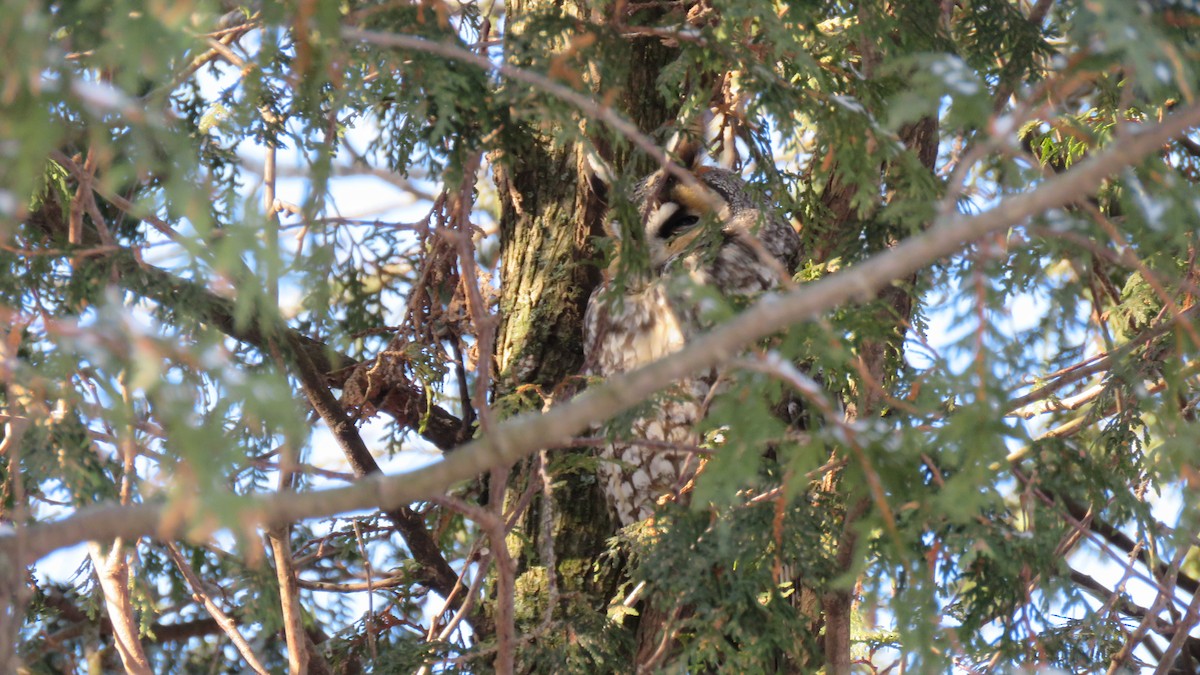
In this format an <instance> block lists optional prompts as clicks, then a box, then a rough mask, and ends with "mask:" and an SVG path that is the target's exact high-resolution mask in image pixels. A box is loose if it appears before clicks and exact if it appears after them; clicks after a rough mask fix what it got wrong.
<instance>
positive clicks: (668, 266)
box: [635, 167, 800, 294]
mask: <svg viewBox="0 0 1200 675" xmlns="http://www.w3.org/2000/svg"><path fill="white" fill-rule="evenodd" d="M693 175H694V176H695V177H696V179H697V180H696V181H695V182H694V183H684V182H682V181H680V180H678V179H677V178H676V177H674V176H672V175H671V174H669V173H667V172H665V171H659V172H656V173H654V174H651V175H650V176H649V177H647V178H646V179H645V180H643V181H642V182H641V183H640V184H639V185H638V188H637V190H636V192H635V198H636V199H637V200H638V203H639V205H640V210H641V214H642V223H643V227H644V230H643V235H644V238H645V242H646V246H647V249H648V252H649V257H650V265H651V269H652V270H653V272H654V273H655V274H656V275H659V274H664V273H665V274H671V273H673V272H675V271H677V269H678V271H686V272H687V273H689V274H690V275H691V276H692V277H693V278H694V279H696V280H697V281H699V282H700V283H704V284H715V285H716V286H717V287H718V288H719V289H720V290H721V291H722V292H724V293H726V294H750V293H756V292H758V291H762V290H765V289H767V288H771V287H773V286H774V285H775V284H776V283H777V281H778V273H779V269H778V268H777V269H771V267H772V265H771V264H770V261H765V260H764V257H768V256H769V257H771V258H774V259H775V260H776V261H778V262H779V266H778V267H781V268H782V269H783V270H786V272H787V273H788V274H790V273H791V271H792V270H793V269H795V267H796V264H797V263H798V253H799V246H800V241H799V237H798V236H797V235H796V232H795V230H793V229H792V226H791V225H790V224H789V223H788V222H787V221H786V220H785V219H784V218H783V217H782V216H781V215H779V214H777V213H774V212H769V211H767V210H766V209H765V208H763V207H762V206H761V205H760V203H759V202H758V200H756V199H755V198H754V197H753V195H752V194H751V193H749V192H748V191H747V189H746V183H745V182H744V181H743V180H742V179H741V178H740V177H738V176H737V175H736V174H734V173H733V172H730V171H726V170H724V169H714V168H708V167H700V168H699V169H697V170H696V171H695V173H694V174H693ZM680 268H681V269H680Z"/></svg>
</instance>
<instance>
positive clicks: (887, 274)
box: [0, 104, 1200, 564]
mask: <svg viewBox="0 0 1200 675" xmlns="http://www.w3.org/2000/svg"><path fill="white" fill-rule="evenodd" d="M1198 124H1200V104H1197V105H1191V106H1186V107H1180V108H1179V110H1178V112H1176V113H1174V114H1172V115H1171V116H1169V117H1167V118H1166V119H1165V120H1164V121H1163V122H1161V123H1159V124H1154V125H1147V126H1146V127H1144V128H1142V129H1140V130H1139V131H1138V132H1137V133H1131V134H1128V135H1124V136H1122V137H1120V138H1119V139H1118V140H1116V141H1115V142H1113V143H1112V144H1111V145H1110V146H1109V147H1108V148H1107V149H1106V150H1105V151H1103V152H1100V153H1097V154H1095V155H1093V156H1091V157H1090V158H1088V159H1086V160H1084V161H1083V162H1080V163H1078V164H1076V165H1075V166H1074V167H1073V168H1072V169H1070V170H1069V171H1066V172H1064V173H1062V174H1060V175H1058V176H1054V177H1051V178H1049V179H1047V180H1046V181H1045V182H1044V183H1043V184H1042V185H1041V186H1040V187H1038V188H1037V189H1036V190H1034V191H1033V192H1030V193H1028V194H1024V195H1014V196H1011V197H1008V198H1006V199H1004V200H1002V201H1001V202H1000V203H999V204H997V205H996V207H995V208H993V209H991V210H990V211H986V212H984V213H981V214H979V215H976V216H966V215H961V214H959V215H954V216H952V217H945V218H942V219H939V221H938V222H937V223H936V224H935V225H934V226H933V227H931V228H930V229H929V230H928V231H926V232H924V233H922V234H919V235H916V236H914V237H912V238H910V239H908V240H906V241H904V242H903V243H901V244H900V245H898V246H896V247H895V248H893V249H891V250H889V251H887V252H885V253H882V254H880V255H876V256H874V257H872V258H870V259H868V260H866V261H864V262H863V263H861V264H858V265H855V266H854V267H851V268H849V269H846V270H844V271H842V272H838V273H835V274H832V275H830V276H828V277H826V278H824V279H821V280H819V281H816V282H813V283H809V284H804V285H801V286H800V287H799V288H797V289H795V290H792V291H790V292H788V293H785V294H780V295H769V296H767V297H764V298H762V299H761V300H760V301H758V302H757V303H755V304H754V305H753V306H752V307H750V308H749V309H748V310H746V311H745V312H743V313H742V314H740V315H739V316H738V317H737V318H736V319H735V320H733V321H730V322H726V323H724V324H722V325H720V326H718V327H717V328H716V329H714V330H713V331H712V332H710V333H708V334H707V335H704V336H702V337H700V338H698V339H697V340H696V341H695V342H693V343H692V344H690V345H689V346H687V347H686V348H685V349H683V350H681V351H679V352H677V353H675V354H673V355H671V356H670V357H667V358H665V359H662V360H660V361H656V362H654V363H651V364H649V365H647V366H645V367H643V368H639V369H637V370H635V371H632V372H629V373H625V374H623V375H620V376H618V377H614V378H611V379H610V380H609V381H608V382H607V383H606V384H605V385H603V386H599V387H596V388H593V389H589V390H587V391H585V392H583V393H582V394H581V395H580V396H578V397H577V398H575V399H574V400H572V401H570V402H568V403H566V404H565V405H563V406H561V407H559V408H556V409H554V410H552V411H551V412H549V413H547V414H545V415H542V414H538V413H526V414H523V415H519V416H517V417H514V418H512V419H510V420H509V421H507V422H505V423H504V424H500V425H498V426H497V427H496V428H495V429H493V431H492V432H491V433H489V434H487V435H486V436H484V437H482V438H479V439H477V440H475V441H473V442H471V443H468V444H466V445H464V446H462V447H461V448H460V449H458V450H457V451H455V452H454V453H451V454H448V455H447V456H446V458H445V459H444V460H443V461H441V462H438V463H436V464H433V465H431V466H428V467H425V468H422V469H419V470H417V471H413V472H411V473H407V474H402V475H396V476H381V475H377V476H372V477H370V478H366V479H364V480H362V481H360V482H359V483H357V484H355V485H351V486H347V487H342V488H335V489H329V490H323V491H318V492H311V493H303V494H277V495H273V496H265V497H258V498H248V499H247V500H246V507H245V510H244V511H243V513H242V514H240V522H242V523H249V522H257V523H258V524H260V525H263V526H267V525H271V524H275V523H287V522H293V521H296V520H302V519H306V518H317V517H323V516H328V515H332V514H335V513H343V512H347V511H354V510H360V509H374V508H377V507H382V508H385V509H391V508H396V507H399V506H402V505H405V504H409V503H412V502H414V501H418V500H421V499H427V498H429V497H430V496H432V495H435V494H438V493H441V492H443V491H444V490H445V489H446V488H447V487H449V486H450V485H452V484H454V483H456V482H458V481H463V480H467V479H469V478H472V477H474V476H475V475H477V474H478V473H480V472H481V471H484V470H486V469H488V468H490V467H494V466H507V465H509V464H512V463H513V462H515V461H516V460H518V459H521V458H522V457H525V456H527V455H529V454H531V453H533V452H536V451H537V450H539V449H542V448H547V447H555V446H558V445H561V444H563V443H566V442H568V441H569V440H570V438H571V437H572V436H574V435H576V434H578V433H580V432H582V431H584V430H585V429H587V428H588V427H589V426H591V425H593V424H596V423H598V422H600V421H602V420H605V419H608V418H610V417H613V416H614V415H616V414H618V413H620V412H622V411H624V410H628V409H629V408H631V407H633V406H635V405H637V404H638V403H639V402H640V401H642V400H645V399H646V398H648V397H649V396H651V395H652V394H654V393H655V392H656V391H658V390H659V389H661V388H663V387H665V386H667V385H668V384H669V383H671V382H675V381H678V380H679V379H681V378H683V377H687V376H688V375H690V374H691V373H694V372H696V371H699V370H703V369H706V368H711V367H714V366H716V365H717V364H720V363H722V362H724V361H727V360H728V359H730V358H732V357H733V356H734V355H736V354H738V353H739V352H740V351H741V350H742V349H744V348H745V346H746V345H748V344H751V343H753V342H754V341H756V340H759V339H761V338H763V337H766V336H768V335H770V334H772V333H775V332H778V331H780V330H783V329H784V328H786V327H788V326H789V325H792V324H796V323H800V322H802V321H808V320H812V319H814V318H816V317H818V316H820V315H821V313H823V312H825V311H828V310H829V309H832V308H834V307H836V306H838V305H840V304H842V303H845V302H849V301H852V300H859V299H863V298H871V297H874V294H875V293H877V292H878V291H879V290H880V289H882V288H885V287H886V286H887V285H888V284H890V283H891V282H892V281H893V280H896V279H902V278H904V277H905V276H907V275H909V274H912V273H913V272H915V271H917V270H919V269H921V268H922V267H924V266H926V265H928V264H930V263H932V262H933V261H936V260H937V259H939V258H942V257H945V256H948V255H951V254H953V253H955V252H956V251H958V250H960V249H961V248H962V247H963V246H964V245H966V244H967V243H969V242H971V241H974V240H976V239H978V238H980V237H982V236H984V235H986V234H988V233H990V232H994V231H997V230H1000V229H1003V228H1006V227H1011V226H1014V225H1018V224H1021V223H1022V222H1024V221H1025V219H1027V218H1029V217H1031V216H1033V215H1036V214H1038V213H1042V212H1045V211H1047V210H1050V209H1054V208H1060V207H1063V206H1066V205H1068V204H1071V203H1073V202H1074V201H1076V199H1077V197H1078V195H1079V194H1085V193H1088V192H1090V191H1091V190H1094V189H1096V188H1097V187H1098V186H1099V185H1100V183H1101V181H1102V180H1103V179H1104V178H1106V177H1107V176H1109V175H1111V174H1112V173H1114V172H1116V171H1118V170H1120V169H1121V168H1123V167H1125V166H1128V165H1130V164H1132V163H1134V162H1138V161H1141V160H1142V159H1143V158H1145V157H1146V156H1148V155H1150V154H1151V153H1153V152H1155V151H1156V150H1157V149H1158V148H1159V147H1161V145H1162V144H1163V143H1165V142H1167V141H1168V140H1169V139H1171V138H1174V137H1176V136H1178V135H1179V134H1180V133H1182V132H1184V131H1185V130H1187V129H1189V128H1191V127H1194V126H1196V125H1198ZM165 513H166V511H165V509H164V508H163V505H162V504H141V505H136V506H129V507H118V506H112V505H108V506H99V507H96V508H91V509H85V510H81V511H78V512H77V513H76V514H75V515H73V516H71V517H69V518H66V519H64V520H61V521H57V522H52V523H45V524H40V525H34V526H32V527H29V528H27V529H25V530H24V532H23V537H22V542H21V543H22V544H23V546H21V547H20V548H18V546H17V539H16V537H14V536H13V535H11V534H9V535H4V536H0V555H5V556H8V557H10V558H16V559H17V560H19V561H20V564H27V563H29V562H32V561H34V560H37V559H39V558H41V557H42V556H44V555H46V554H48V553H50V552H52V551H55V550H57V549H59V548H62V547H64V546H70V545H73V544H75V543H78V542H80V541H85V540H88V539H95V538H112V537H116V536H124V537H131V538H132V537H138V536H147V535H152V536H157V537H159V538H163V539H169V538H174V537H177V536H179V535H180V534H181V533H182V532H183V531H184V528H185V526H186V523H182V522H177V521H173V520H172V521H168V520H167V519H166V518H164V514H165Z"/></svg>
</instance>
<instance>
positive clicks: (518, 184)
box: [491, 0, 674, 670]
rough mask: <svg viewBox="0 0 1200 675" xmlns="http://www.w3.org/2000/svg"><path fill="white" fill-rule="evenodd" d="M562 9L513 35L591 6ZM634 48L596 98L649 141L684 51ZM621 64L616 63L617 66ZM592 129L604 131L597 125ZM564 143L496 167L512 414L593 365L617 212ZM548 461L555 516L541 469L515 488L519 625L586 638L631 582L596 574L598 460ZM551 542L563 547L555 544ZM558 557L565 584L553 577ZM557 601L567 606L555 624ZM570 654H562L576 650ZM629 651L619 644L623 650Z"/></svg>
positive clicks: (501, 156)
mask: <svg viewBox="0 0 1200 675" xmlns="http://www.w3.org/2000/svg"><path fill="white" fill-rule="evenodd" d="M561 4H562V3H558V2H551V1H548V0H529V1H524V2H520V1H517V2H510V3H509V4H508V7H507V15H508V20H509V22H510V32H513V33H515V32H516V31H519V29H520V26H521V20H522V18H524V17H527V16H529V15H531V14H534V13H538V12H551V11H573V12H574V13H575V14H580V13H582V11H583V8H582V7H581V6H579V5H574V6H572V7H571V8H569V9H567V10H563V9H557V10H556V9H555V7H559V6H561ZM625 44H626V45H627V47H628V59H629V63H630V67H629V69H628V73H629V77H628V80H627V81H626V82H624V83H607V82H594V83H592V86H593V88H594V89H595V90H596V91H597V92H602V93H600V94H599V95H600V96H601V97H603V94H604V93H608V92H609V91H611V90H615V89H618V88H619V90H620V92H619V95H618V96H617V97H616V98H615V99H614V100H615V101H616V107H618V108H620V109H621V112H622V114H623V115H625V116H626V117H628V118H630V119H632V120H633V121H634V122H635V123H636V124H637V125H638V127H639V128H641V129H642V130H643V131H653V130H655V129H656V128H658V127H660V126H661V125H662V124H663V123H664V122H665V121H666V120H668V119H670V118H671V117H672V115H671V111H672V110H673V109H674V106H673V105H672V106H669V105H668V104H667V103H666V102H665V101H663V100H662V99H661V97H660V96H659V95H658V93H657V91H656V88H655V83H656V80H657V78H658V73H659V69H660V68H661V67H662V66H663V65H665V64H666V63H667V62H668V61H669V59H670V58H671V55H672V53H673V50H671V49H668V48H666V47H664V46H662V45H661V44H660V42H659V41H658V40H644V39H636V40H631V41H628V42H626V43H625ZM609 57H611V54H609V55H606V58H609ZM588 124H589V125H595V124H598V122H595V121H590V120H589V121H588ZM557 131H560V130H550V131H546V132H545V133H538V134H533V133H531V134H529V135H527V136H524V137H522V138H521V140H520V141H519V143H520V145H519V146H516V147H514V146H513V145H510V146H508V147H506V148H505V150H504V152H503V153H496V154H495V155H493V156H492V157H491V160H492V164H493V166H494V167H495V176H496V183H497V186H498V188H499V194H500V199H501V218H500V239H501V268H500V274H501V277H500V283H501V289H502V296H501V301H500V314H501V323H500V326H499V330H498V333H497V338H496V382H495V389H494V392H493V393H494V397H495V401H496V402H497V403H498V404H499V407H500V408H501V409H502V410H505V411H506V412H507V411H513V410H519V409H527V408H529V407H531V406H542V405H545V404H546V401H531V400H529V399H527V398H523V396H524V393H525V392H528V391H529V388H528V387H529V386H530V385H533V386H534V387H536V388H537V390H538V391H540V393H541V394H542V395H543V397H547V399H546V400H547V401H552V400H561V399H562V398H565V397H567V396H570V395H571V393H573V392H575V391H577V390H578V389H579V388H580V386H581V385H582V382H581V381H580V380H579V379H578V374H579V371H580V368H581V366H582V364H583V340H582V338H583V328H582V326H583V315H584V311H585V308H586V305H587V301H588V297H589V296H590V295H591V292H592V290H593V289H594V288H595V287H596V285H597V284H598V283H599V281H600V266H601V265H602V264H603V263H602V261H601V260H599V259H598V254H597V252H596V250H595V248H594V247H593V246H592V243H591V240H592V239H593V238H594V237H597V236H603V234H604V228H603V218H604V216H605V212H606V211H607V208H608V205H607V204H606V203H605V201H604V198H603V197H602V196H601V195H598V194H597V193H596V192H595V191H594V190H593V188H592V185H593V183H592V180H591V175H590V173H589V168H588V165H587V161H586V159H585V157H586V155H585V154H584V150H583V147H582V145H581V144H580V143H568V144H562V143H557V144H556V143H555V142H554V138H553V137H554V136H555V135H556V132H557ZM600 132H601V133H607V130H600ZM598 144H599V145H604V144H603V143H602V142H601V143H598ZM605 151H606V152H607V148H605ZM621 155H622V153H620V151H618V154H617V156H616V157H613V158H612V159H613V160H614V161H615V162H616V163H617V165H618V166H620V165H621V164H620V163H621V162H624V161H638V162H639V164H644V165H645V168H646V169H647V171H648V170H649V161H648V158H632V157H631V158H626V157H623V156H621ZM544 456H546V457H549V458H550V461H549V466H548V467H546V468H547V474H546V475H547V476H548V478H549V480H550V482H551V485H552V491H551V494H552V499H551V502H552V503H551V504H549V505H547V504H546V503H545V500H544V499H543V498H542V497H543V492H542V490H541V489H539V485H540V482H539V472H538V470H537V469H538V460H537V459H536V458H535V459H532V460H529V461H526V462H524V463H522V464H521V465H519V466H518V467H516V469H515V470H514V471H513V472H512V474H511V475H510V480H509V483H510V484H509V485H508V496H507V498H506V503H507V504H508V505H509V508H508V509H506V510H509V509H511V508H512V507H513V506H514V505H517V504H518V503H519V502H520V500H522V497H523V495H525V493H526V491H529V490H532V492H531V494H532V498H530V497H528V496H526V497H525V499H530V502H529V504H530V505H529V508H528V509H526V510H525V512H524V513H523V514H522V515H521V518H520V521H519V522H518V523H517V525H516V528H515V531H514V532H513V533H512V535H510V536H509V538H508V541H509V548H510V552H511V555H512V556H513V558H514V560H515V561H516V563H517V575H518V578H517V582H516V597H515V614H516V619H517V622H518V623H519V624H522V625H524V626H525V627H526V629H527V630H528V632H536V629H537V627H538V626H539V625H540V626H543V627H546V626H549V625H551V624H546V623H544V622H545V620H546V619H547V618H551V619H555V620H557V619H567V620H569V621H570V623H571V626H572V627H573V628H574V630H578V631H579V632H581V633H584V632H587V631H589V630H590V629H591V630H594V629H599V630H606V629H607V627H609V624H608V620H607V618H606V608H607V606H608V603H609V601H610V600H611V598H612V597H613V595H614V594H615V592H616V590H617V584H618V583H619V582H620V573H621V570H620V565H619V564H604V565H601V566H597V565H596V563H597V560H598V559H600V558H601V557H602V556H603V555H604V554H605V552H606V551H607V550H608V540H609V538H611V537H612V535H613V534H614V533H615V531H616V528H617V525H616V523H615V521H613V520H612V519H611V517H610V514H609V513H608V508H607V505H606V504H605V502H604V498H603V496H602V494H601V492H600V489H599V485H598V483H597V481H596V477H595V471H594V466H592V465H591V461H592V460H591V457H592V452H591V451H590V450H580V449H573V450H571V449H560V450H556V451H554V452H552V453H546V454H545V455H544ZM547 536H548V537H549V538H550V540H551V542H547V541H546V537H547ZM550 543H552V546H550V545H549V544H550ZM550 556H553V569H554V574H553V576H551V575H550V574H549V573H548V571H547V567H548V565H547V563H548V562H549V561H548V560H547V558H548V557H550ZM552 589H553V590H552ZM551 595H553V596H556V597H557V598H558V600H559V602H558V603H557V606H556V607H554V608H552V611H553V613H552V614H548V613H547V612H548V611H550V609H548V607H547V603H548V598H549V596H551ZM522 632H526V631H525V630H523V631H522ZM567 632H568V629H567V628H566V627H558V628H557V629H556V628H550V629H549V630H545V631H544V635H543V636H541V637H540V638H539V640H541V641H542V644H541V645H540V646H541V647H542V648H543V649H544V648H545V647H547V644H546V642H547V641H549V642H554V641H555V640H556V639H557V637H562V636H564V635H565V634H566V633H567ZM556 636H557V637H556ZM569 642H570V640H569V639H568V640H564V641H563V642H562V643H561V644H554V645H551V647H552V649H568V650H569V649H571V648H572V645H570V644H569ZM619 643H620V640H619V639H617V638H615V637H614V643H613V646H616V645H617V644H619ZM518 669H519V670H533V669H536V665H535V664H518Z"/></svg>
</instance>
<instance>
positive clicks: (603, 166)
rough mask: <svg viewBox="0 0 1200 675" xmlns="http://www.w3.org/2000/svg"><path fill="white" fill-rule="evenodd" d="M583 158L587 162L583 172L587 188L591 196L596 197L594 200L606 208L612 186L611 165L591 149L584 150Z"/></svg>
mask: <svg viewBox="0 0 1200 675" xmlns="http://www.w3.org/2000/svg"><path fill="white" fill-rule="evenodd" d="M584 157H585V159H586V160H587V161H586V162H585V163H584V167H583V170H584V173H585V174H586V178H587V181H588V187H589V188H591V191H592V194H593V195H595V196H596V199H597V200H599V201H600V203H601V204H603V205H604V206H605V207H607V206H608V195H609V193H610V192H612V186H613V169H612V165H611V164H609V162H608V161H607V160H605V159H604V158H603V157H601V156H600V153H599V152H597V151H596V150H595V149H592V148H588V149H585V150H584Z"/></svg>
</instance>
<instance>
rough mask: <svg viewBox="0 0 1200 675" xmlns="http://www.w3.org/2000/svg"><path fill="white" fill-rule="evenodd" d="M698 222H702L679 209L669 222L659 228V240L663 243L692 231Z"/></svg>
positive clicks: (695, 216)
mask: <svg viewBox="0 0 1200 675" xmlns="http://www.w3.org/2000/svg"><path fill="white" fill-rule="evenodd" d="M698 222H700V217H699V216H697V215H694V214H691V213H688V212H687V211H684V210H683V209H679V210H677V211H675V213H673V214H672V215H671V217H670V218H668V219H667V222H665V223H663V224H662V227H660V228H658V238H659V239H662V240H663V241H667V240H670V239H672V238H674V237H676V236H678V235H680V234H683V233H684V232H687V231H688V230H690V229H692V228H693V227H695V226H696V223H698Z"/></svg>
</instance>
